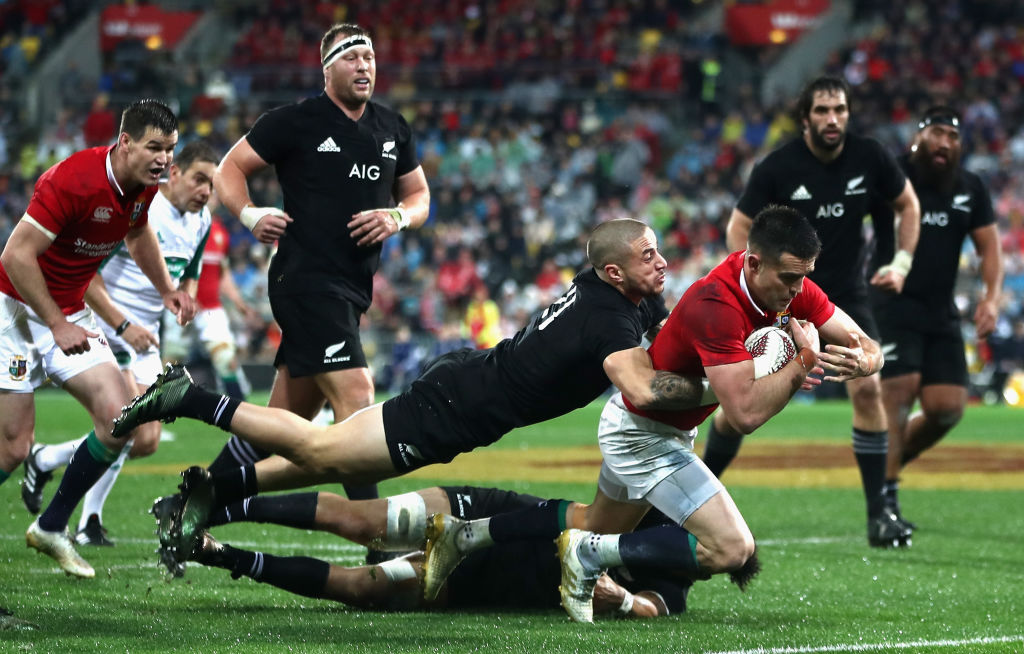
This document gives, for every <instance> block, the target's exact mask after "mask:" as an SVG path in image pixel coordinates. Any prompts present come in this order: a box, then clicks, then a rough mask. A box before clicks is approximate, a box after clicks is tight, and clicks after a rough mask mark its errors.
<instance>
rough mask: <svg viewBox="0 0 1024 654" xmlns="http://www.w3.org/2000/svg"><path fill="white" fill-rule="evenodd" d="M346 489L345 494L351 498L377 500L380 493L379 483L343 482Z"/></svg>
mask: <svg viewBox="0 0 1024 654" xmlns="http://www.w3.org/2000/svg"><path fill="white" fill-rule="evenodd" d="M342 487H343V488H344V489H345V495H346V497H348V499H350V500H375V499H377V498H378V497H380V495H378V494H377V484H367V485H365V486H363V485H358V486H356V485H352V484H342Z"/></svg>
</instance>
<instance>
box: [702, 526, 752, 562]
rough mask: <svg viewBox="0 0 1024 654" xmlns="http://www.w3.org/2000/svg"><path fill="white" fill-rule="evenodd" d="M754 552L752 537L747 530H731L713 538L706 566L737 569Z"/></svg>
mask: <svg viewBox="0 0 1024 654" xmlns="http://www.w3.org/2000/svg"><path fill="white" fill-rule="evenodd" d="M753 554H754V537H753V536H751V535H750V533H749V532H744V531H741V530H733V531H730V532H729V533H728V534H723V535H721V536H720V537H719V538H716V539H715V542H714V545H713V547H711V548H708V559H709V560H708V562H707V566H708V567H709V568H711V569H712V570H714V571H716V572H719V571H731V570H739V569H740V568H742V567H743V564H745V563H746V562H747V559H749V558H750V557H751V556H752V555H753Z"/></svg>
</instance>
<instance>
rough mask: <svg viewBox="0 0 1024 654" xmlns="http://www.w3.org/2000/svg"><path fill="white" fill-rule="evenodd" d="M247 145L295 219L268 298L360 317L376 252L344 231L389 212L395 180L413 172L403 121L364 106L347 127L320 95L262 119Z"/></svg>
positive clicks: (276, 263)
mask: <svg viewBox="0 0 1024 654" xmlns="http://www.w3.org/2000/svg"><path fill="white" fill-rule="evenodd" d="M246 140H247V141H248V142H249V145H251V146H252V148H253V150H255V151H256V154H258V155H259V156H260V157H262V158H263V160H264V161H266V162H267V163H270V164H272V165H273V166H274V168H275V172H276V173H277V179H278V181H279V182H280V184H281V190H282V192H283V195H284V210H285V211H286V212H287V213H288V215H289V216H291V217H292V218H293V219H294V222H292V223H291V224H290V225H288V228H287V229H286V230H285V233H284V236H283V237H282V238H281V240H280V242H279V244H278V251H277V254H276V255H274V259H273V261H271V264H270V273H269V284H268V291H269V293H270V294H271V295H274V294H277V293H313V292H315V293H329V294H332V295H339V296H341V297H344V298H346V299H348V300H350V301H351V302H353V303H354V304H355V305H356V306H358V307H361V308H362V310H364V311H365V310H366V309H367V308H368V307H369V306H370V298H371V295H372V289H373V274H374V272H375V271H376V270H377V265H378V263H379V260H380V249H381V248H380V245H377V246H376V247H369V248H360V247H357V246H356V243H355V241H354V240H353V239H352V237H351V235H350V233H349V229H348V227H347V225H348V223H349V221H350V220H352V215H353V214H356V213H359V212H360V211H365V210H366V209H377V208H382V207H391V206H394V199H393V197H392V190H393V187H394V182H395V179H396V178H397V177H401V176H402V175H405V174H407V173H410V172H412V171H413V170H415V169H416V168H417V167H418V166H419V162H418V160H417V158H416V145H415V142H414V140H413V135H412V130H411V129H410V128H409V125H408V124H407V123H406V122H405V119H404V118H402V116H401V115H400V114H398V113H396V112H394V111H392V110H390V109H387V108H385V107H383V106H381V105H379V104H377V103H375V102H368V103H366V109H365V111H364V112H363V115H362V117H361V118H360V119H359V120H358V121H353V120H352V119H350V118H349V117H348V116H346V115H345V113H344V112H343V111H342V110H341V109H339V108H338V107H337V105H335V104H334V103H333V102H332V101H331V99H330V98H328V97H327V95H326V94H324V93H321V94H320V95H319V96H317V97H315V98H309V99H306V100H303V101H302V102H299V103H297V104H290V105H285V106H283V107H278V108H276V109H272V110H271V111H268V112H267V113H265V114H263V115H262V116H260V118H259V119H258V120H257V121H256V123H255V124H254V125H253V126H252V129H251V130H250V131H249V133H248V134H247V135H246Z"/></svg>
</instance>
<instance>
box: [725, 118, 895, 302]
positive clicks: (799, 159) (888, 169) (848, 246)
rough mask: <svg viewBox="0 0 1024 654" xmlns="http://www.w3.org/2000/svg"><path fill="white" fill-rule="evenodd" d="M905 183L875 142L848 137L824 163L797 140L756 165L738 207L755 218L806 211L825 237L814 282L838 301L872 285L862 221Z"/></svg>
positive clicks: (863, 138)
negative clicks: (780, 208) (875, 201)
mask: <svg viewBox="0 0 1024 654" xmlns="http://www.w3.org/2000/svg"><path fill="white" fill-rule="evenodd" d="M905 183H906V178H905V177H904V175H903V172H902V171H901V170H900V168H899V166H898V165H897V164H896V160H895V159H894V158H893V157H892V155H890V154H889V153H888V152H887V151H886V150H885V148H883V147H882V145H881V144H880V143H878V142H877V141H875V140H874V139H870V138H866V137H862V136H858V135H856V134H850V133H847V135H846V143H845V144H844V145H843V151H842V152H841V153H840V155H839V156H838V157H837V158H836V159H835V160H834V161H831V162H828V163H822V162H821V161H820V160H819V159H818V158H817V157H815V156H814V154H813V153H812V152H811V151H810V149H809V148H808V147H807V144H806V143H804V140H803V138H796V139H794V140H792V141H790V142H789V143H787V144H786V145H784V146H782V147H781V148H779V149H777V150H775V151H774V152H772V153H771V154H769V155H768V156H767V157H765V159H764V160H763V161H761V162H760V163H758V164H757V165H756V166H754V169H753V171H752V172H751V174H750V181H749V182H747V187H746V189H745V190H744V191H743V195H742V197H740V200H739V202H738V203H737V205H736V206H737V208H738V209H739V210H740V211H742V212H743V213H745V214H746V215H747V216H749V217H750V218H754V216H756V215H757V213H758V212H759V211H761V209H763V208H764V207H765V206H767V205H769V204H782V205H787V206H790V207H793V208H794V209H796V210H797V211H799V212H800V213H802V214H803V215H804V216H805V217H806V218H807V219H808V220H809V221H810V222H811V224H812V225H814V229H815V230H816V231H817V232H818V237H819V238H820V239H821V255H820V256H819V257H818V260H817V262H816V263H815V269H814V272H813V273H811V274H810V278H811V279H813V280H814V281H815V282H816V283H817V284H818V285H819V286H821V288H822V289H824V291H825V293H827V294H828V295H829V297H832V298H837V297H842V296H844V295H847V294H849V293H850V292H854V291H857V290H863V289H864V288H865V287H866V285H867V283H866V280H865V277H864V267H865V264H866V263H867V252H868V249H867V247H866V246H867V244H866V242H865V238H864V233H863V222H864V217H865V216H866V215H867V214H868V213H869V211H870V205H871V202H872V198H881V199H882V200H884V201H886V202H891V201H892V200H895V199H896V198H897V197H898V196H899V194H900V193H901V192H902V191H903V186H904V184H905Z"/></svg>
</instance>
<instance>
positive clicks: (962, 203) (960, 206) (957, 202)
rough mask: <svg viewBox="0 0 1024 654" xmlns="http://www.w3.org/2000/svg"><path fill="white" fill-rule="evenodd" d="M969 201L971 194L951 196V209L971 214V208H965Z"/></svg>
mask: <svg viewBox="0 0 1024 654" xmlns="http://www.w3.org/2000/svg"><path fill="white" fill-rule="evenodd" d="M970 201H971V194H970V193H962V194H959V195H954V196H953V208H954V209H956V210H957V211H963V212H965V213H970V212H971V208H970V207H969V206H967V203H968V202H970Z"/></svg>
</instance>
